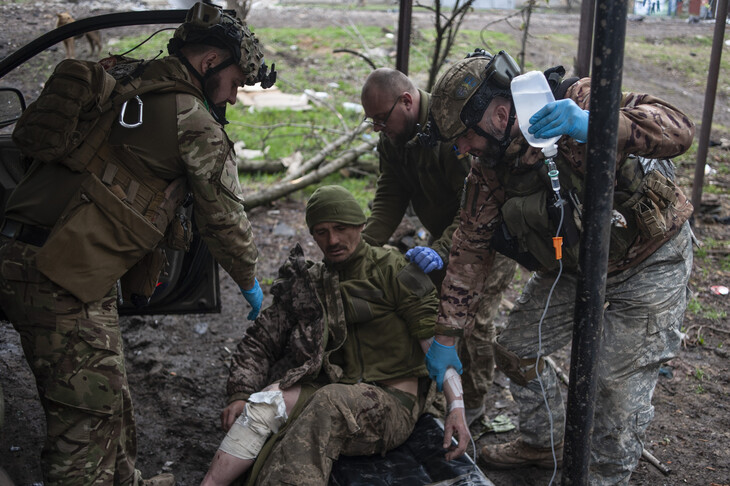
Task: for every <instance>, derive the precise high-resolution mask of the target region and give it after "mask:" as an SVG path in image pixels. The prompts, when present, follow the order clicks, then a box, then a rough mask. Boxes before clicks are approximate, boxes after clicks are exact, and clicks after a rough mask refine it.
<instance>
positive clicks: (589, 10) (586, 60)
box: [574, 0, 596, 78]
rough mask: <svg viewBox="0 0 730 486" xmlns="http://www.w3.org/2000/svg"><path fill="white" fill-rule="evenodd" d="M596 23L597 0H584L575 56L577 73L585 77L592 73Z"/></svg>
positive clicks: (581, 6) (581, 5) (581, 7)
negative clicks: (592, 51)
mask: <svg viewBox="0 0 730 486" xmlns="http://www.w3.org/2000/svg"><path fill="white" fill-rule="evenodd" d="M595 23H596V0H583V1H582V2H581V4H580V28H579V30H578V54H577V55H576V58H575V66H574V68H575V75H576V76H578V77H580V78H585V77H586V76H590V74H591V50H592V49H591V48H592V47H593V26H594V24H595Z"/></svg>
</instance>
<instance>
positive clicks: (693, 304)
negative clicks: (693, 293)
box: [687, 297, 702, 315]
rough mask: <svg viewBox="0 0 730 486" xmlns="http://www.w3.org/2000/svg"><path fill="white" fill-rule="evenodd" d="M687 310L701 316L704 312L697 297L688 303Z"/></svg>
mask: <svg viewBox="0 0 730 486" xmlns="http://www.w3.org/2000/svg"><path fill="white" fill-rule="evenodd" d="M687 310H688V311H689V312H691V313H692V314H695V315H699V313H700V312H701V311H702V304H700V301H699V300H697V299H696V298H695V297H692V298H691V299H690V300H689V302H688V303H687Z"/></svg>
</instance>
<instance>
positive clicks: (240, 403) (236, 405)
mask: <svg viewBox="0 0 730 486" xmlns="http://www.w3.org/2000/svg"><path fill="white" fill-rule="evenodd" d="M245 406H246V401H245V400H236V401H234V402H231V403H229V404H228V406H227V407H226V408H224V409H223V411H222V412H221V428H222V429H223V430H224V431H225V432H228V429H230V428H231V426H232V425H233V422H235V421H236V419H237V418H238V416H239V415H241V414H242V413H243V409H244V407H245Z"/></svg>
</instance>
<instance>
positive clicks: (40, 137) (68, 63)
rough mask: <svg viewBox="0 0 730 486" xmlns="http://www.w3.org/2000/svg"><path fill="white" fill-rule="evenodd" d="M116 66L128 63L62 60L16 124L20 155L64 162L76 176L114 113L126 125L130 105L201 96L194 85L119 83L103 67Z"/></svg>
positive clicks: (103, 136)
mask: <svg viewBox="0 0 730 486" xmlns="http://www.w3.org/2000/svg"><path fill="white" fill-rule="evenodd" d="M109 60H111V62H108V61H109ZM105 61H107V63H106V64H104V63H105ZM120 61H121V62H128V61H129V59H126V58H123V57H121V56H112V57H111V58H107V59H105V60H103V61H101V62H93V61H83V60H77V59H66V60H63V61H61V62H60V63H59V64H58V65H57V66H56V68H55V69H54V71H53V74H52V75H51V77H50V78H49V79H48V81H47V82H46V84H45V86H44V88H43V91H41V94H40V96H39V97H38V99H37V100H35V101H34V102H33V103H31V104H30V105H29V106H28V108H27V109H26V110H25V111H24V112H23V115H22V116H21V117H20V119H19V120H18V122H17V123H16V125H15V129H14V130H13V134H12V138H13V142H14V143H15V145H16V146H17V147H18V149H19V150H20V151H21V153H23V155H25V156H28V157H31V158H33V159H36V160H40V161H42V162H45V163H63V164H64V165H66V166H68V167H69V168H70V169H71V170H74V171H77V172H79V171H81V170H83V169H84V168H85V167H86V164H87V163H88V161H89V160H90V159H91V157H92V156H93V154H94V153H96V151H97V150H98V148H99V147H100V146H101V144H102V143H103V142H104V141H106V139H107V138H108V136H109V133H110V131H111V127H112V122H113V121H114V119H115V118H116V115H117V113H120V112H121V115H122V116H120V118H119V121H120V123H124V120H123V116H124V110H125V109H126V105H127V102H128V101H129V100H132V99H133V98H137V97H138V96H139V95H142V94H144V93H149V92H152V91H156V92H186V93H190V94H193V95H194V96H199V95H200V93H199V91H198V90H197V89H196V88H195V87H194V86H192V85H189V84H187V83H184V82H181V81H176V80H175V81H173V80H165V81H160V80H150V81H139V82H136V83H126V82H122V81H118V80H117V79H115V78H114V77H113V76H112V75H111V74H109V73H108V72H107V70H106V69H105V65H106V66H108V65H110V64H114V63H117V62H120ZM139 115H140V116H139V118H140V119H141V114H139ZM83 142H86V143H85V144H84V143H83ZM84 146H86V147H84ZM83 148H85V150H80V149H83Z"/></svg>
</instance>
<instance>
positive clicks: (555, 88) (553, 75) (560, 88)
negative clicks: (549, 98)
mask: <svg viewBox="0 0 730 486" xmlns="http://www.w3.org/2000/svg"><path fill="white" fill-rule="evenodd" d="M544 74H545V78H547V80H548V85H550V89H551V90H552V92H553V96H554V97H555V99H556V100H562V99H563V98H565V93H566V92H567V91H568V88H570V87H571V86H572V85H573V84H574V83H575V82H576V81H578V80H579V79H580V78H579V77H578V76H573V77H571V78H567V79H563V76H565V68H564V67H563V66H554V67H551V68H549V69H546V70H545V72H544Z"/></svg>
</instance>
